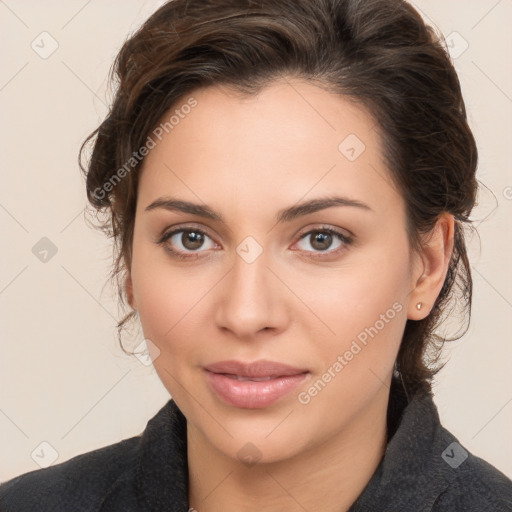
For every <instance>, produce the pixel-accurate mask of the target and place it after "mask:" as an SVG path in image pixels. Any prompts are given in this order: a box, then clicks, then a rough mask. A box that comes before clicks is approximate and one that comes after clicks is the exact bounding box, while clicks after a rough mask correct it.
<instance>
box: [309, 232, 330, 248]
mask: <svg viewBox="0 0 512 512" xmlns="http://www.w3.org/2000/svg"><path fill="white" fill-rule="evenodd" d="M331 239H332V235H330V234H325V233H317V234H316V236H315V237H314V244H313V245H315V244H316V242H320V247H316V249H318V250H325V249H327V248H328V247H329V246H330V245H331Z"/></svg>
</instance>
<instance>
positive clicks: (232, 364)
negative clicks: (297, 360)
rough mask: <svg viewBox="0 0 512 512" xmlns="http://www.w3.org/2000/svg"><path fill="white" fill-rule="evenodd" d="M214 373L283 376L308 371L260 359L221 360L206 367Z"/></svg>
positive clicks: (242, 375)
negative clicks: (246, 360) (250, 360)
mask: <svg viewBox="0 0 512 512" xmlns="http://www.w3.org/2000/svg"><path fill="white" fill-rule="evenodd" d="M204 368H205V370H208V371H210V372H213V373H227V374H229V375H240V376H241V377H282V376H285V375H298V374H301V373H306V372H307V371H308V370H306V369H304V368H294V367H293V366H289V365H287V364H283V363H279V362H277V361H267V360H266V359H260V360H259V361H254V362H252V363H243V362H242V361H233V360H232V361H219V362H217V363H212V364H209V365H207V366H205V367H204Z"/></svg>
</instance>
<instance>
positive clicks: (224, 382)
mask: <svg viewBox="0 0 512 512" xmlns="http://www.w3.org/2000/svg"><path fill="white" fill-rule="evenodd" d="M206 375H207V377H208V380H209V382H210V385H211V387H212V389H213V390H214V391H215V392H216V393H217V395H218V396H220V398H222V399H223V400H224V401H225V402H227V403H228V404H230V405H234V406H235V407H244V408H246V409H261V408H263V407H267V406H269V405H271V404H273V403H274V402H277V401H278V400H279V399H281V398H283V397H284V396H286V395H287V394H288V393H290V392H291V391H293V390H294V389H295V388H296V387H297V386H299V385H300V384H301V383H302V382H303V381H304V379H305V378H306V377H307V376H308V373H301V374H298V375H287V376H283V377H277V378H276V379H270V380H262V381H254V380H237V379H232V378H231V377H226V375H223V374H220V373H213V372H210V371H208V370H206Z"/></svg>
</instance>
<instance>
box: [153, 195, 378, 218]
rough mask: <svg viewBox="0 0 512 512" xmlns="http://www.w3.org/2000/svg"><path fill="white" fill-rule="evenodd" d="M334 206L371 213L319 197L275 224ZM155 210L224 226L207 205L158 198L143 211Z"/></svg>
mask: <svg viewBox="0 0 512 512" xmlns="http://www.w3.org/2000/svg"><path fill="white" fill-rule="evenodd" d="M336 206H351V207H355V208H360V209H362V210H367V211H373V210H372V208H370V207H369V206H368V205H367V204H365V203H363V202H362V201H358V200H357V199H350V198H347V197H339V196H334V197H321V198H318V199H311V200H310V201H305V202H302V203H299V204H296V205H293V206H290V207H288V208H284V209H282V210H279V211H278V212H277V215H276V222H277V223H278V224H279V223H282V222H291V221H293V220H295V219H297V218H299V217H303V216H305V215H308V214H310V213H315V212H318V211H320V210H325V209H327V208H332V207H336ZM157 208H163V209H165V210H169V211H179V212H183V213H189V214H191V215H197V216H199V217H204V218H206V219H210V220H215V221H219V222H222V223H223V224H225V223H226V222H225V220H224V218H223V217H222V215H221V214H220V213H217V212H216V211H215V210H214V209H213V208H211V207H209V206H208V205H204V204H203V205H201V204H197V203H191V202H189V201H183V200H181V199H176V198H173V197H159V198H158V199H156V200H155V201H153V202H152V203H151V204H150V205H148V206H146V208H145V210H144V211H151V210H155V209H157Z"/></svg>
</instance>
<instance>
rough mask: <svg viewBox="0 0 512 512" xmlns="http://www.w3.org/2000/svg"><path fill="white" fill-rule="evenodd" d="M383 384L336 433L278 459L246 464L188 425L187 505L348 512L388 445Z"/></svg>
mask: <svg viewBox="0 0 512 512" xmlns="http://www.w3.org/2000/svg"><path fill="white" fill-rule="evenodd" d="M388 399H389V389H388V388H387V387H385V386H383V387H382V388H381V390H380V391H379V393H378V394H377V395H376V396H375V397H374V400H372V402H370V404H369V405H368V407H366V408H365V409H364V410H363V411H362V412H361V414H360V415H359V416H358V417H357V418H355V419H354V420H353V421H352V422H351V423H350V424H349V425H347V426H346V427H345V428H344V429H343V430H342V431H341V432H338V433H336V434H335V435H333V436H331V437H330V438H328V439H327V440H326V441H324V442H323V443H322V444H321V445H315V446H314V447H312V448H311V449H309V450H308V451H307V452H302V453H300V454H297V455H295V456H293V457H291V458H288V459H286V460H281V461H278V462H272V463H265V464H261V463H258V464H256V465H254V466H250V467H247V466H246V465H244V464H243V463H241V462H240V461H238V460H235V459H233V458H232V457H228V456H226V455H225V454H224V453H222V452H220V451H219V450H217V449H216V448H215V447H214V446H212V445H211V444H210V443H209V442H208V440H207V439H206V438H205V437H204V436H203V435H202V434H201V433H200V432H199V431H197V430H196V429H195V428H193V427H191V425H190V424H187V438H188V441H187V442H188V450H187V451H188V467H189V506H190V507H191V509H192V510H193V509H195V510H197V511H198V512H213V511H218V510H222V511H223V512H232V511H237V512H241V511H243V512H253V511H254V512H256V511H258V512H260V511H262V510H264V511H265V512H273V511H276V512H277V511H279V512H280V511H282V510H290V511H297V512H299V511H300V512H303V511H304V510H318V508H319V505H318V504H319V503H321V504H322V505H321V508H322V511H323V512H331V511H332V512H334V511H336V512H341V511H348V509H349V508H350V506H351V505H352V504H353V503H354V501H355V500H356V499H357V497H358V496H359V495H360V494H361V492H362V491H363V489H364V488H365V486H366V485H367V483H368V482H369V481H370V479H371V477H372V475H373V473H374V472H375V470H376V469H377V466H378V465H379V463H380V461H381V459H382V457H383V455H384V452H385V449H386V446H387V423H386V413H387V405H388Z"/></svg>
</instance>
